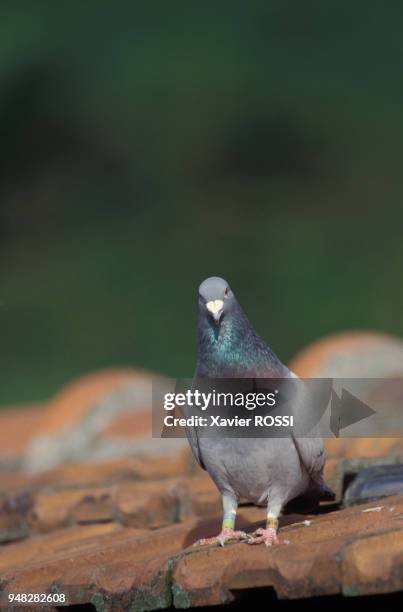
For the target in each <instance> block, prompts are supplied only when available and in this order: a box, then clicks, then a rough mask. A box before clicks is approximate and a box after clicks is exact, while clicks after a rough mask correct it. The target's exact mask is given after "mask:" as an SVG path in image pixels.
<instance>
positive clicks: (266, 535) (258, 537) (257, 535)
mask: <svg viewBox="0 0 403 612" xmlns="http://www.w3.org/2000/svg"><path fill="white" fill-rule="evenodd" d="M263 543H264V544H266V546H273V545H274V544H280V541H279V539H278V537H277V532H276V530H275V529H274V527H269V528H268V529H263V528H262V527H261V528H260V529H257V530H256V531H255V532H254V533H253V534H252V535H251V536H249V539H248V544H263Z"/></svg>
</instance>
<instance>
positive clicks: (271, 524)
mask: <svg viewBox="0 0 403 612" xmlns="http://www.w3.org/2000/svg"><path fill="white" fill-rule="evenodd" d="M277 528H278V520H277V519H276V517H275V516H273V515H272V514H268V515H267V520H266V529H275V530H276V531H277Z"/></svg>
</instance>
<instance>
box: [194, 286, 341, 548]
mask: <svg viewBox="0 0 403 612" xmlns="http://www.w3.org/2000/svg"><path fill="white" fill-rule="evenodd" d="M198 336H199V348H198V359H197V366H196V372H195V376H194V381H197V380H199V379H200V378H210V379H215V378H226V379H228V378H235V379H236V378H250V379H258V378H265V379H268V378H296V376H295V374H293V373H292V372H291V371H290V370H289V369H288V368H287V367H286V366H285V365H284V364H283V363H282V362H281V361H280V359H279V358H278V357H277V356H276V355H275V354H274V352H273V351H272V350H271V349H270V348H269V347H268V346H267V344H266V343H265V342H264V341H263V340H262V339H261V338H260V337H259V335H258V334H257V332H256V331H255V330H254V328H253V327H252V325H251V323H250V322H249V320H248V319H247V317H246V315H245V313H244V312H243V310H242V308H241V306H240V304H239V303H238V301H237V299H236V297H235V295H234V293H233V291H232V290H231V288H230V286H229V284H228V283H227V281H225V280H224V279H222V278H219V277H211V278H207V279H206V280H205V281H203V282H202V283H201V285H200V287H199V323H198ZM194 384H196V383H195V382H194ZM186 433H187V437H188V440H189V443H190V446H191V449H192V452H193V454H194V456H195V458H196V460H197V461H198V463H199V465H200V466H201V467H202V468H203V469H204V470H206V471H207V472H208V474H209V475H210V477H211V478H212V480H213V482H214V483H215V485H216V487H217V488H218V490H219V492H220V494H221V497H222V505H223V521H222V529H221V532H220V533H219V534H218V535H217V536H216V537H214V538H204V539H202V540H199V541H198V542H197V543H196V544H199V545H205V544H219V545H221V546H224V544H225V543H226V542H227V541H230V540H245V541H247V542H248V543H249V544H260V543H264V544H265V545H266V546H271V545H274V544H278V543H279V539H278V535H277V532H278V519H279V516H280V513H281V511H282V509H283V508H284V506H285V505H286V504H287V503H288V502H290V501H291V500H294V499H295V498H299V497H303V496H304V495H305V496H306V495H307V494H308V496H309V495H310V494H312V495H313V496H315V495H316V498H317V499H332V498H333V492H332V491H331V490H330V489H329V487H328V486H327V485H326V483H325V481H324V477H323V470H324V465H325V451H324V445H323V441H322V439H321V438H320V437H311V438H308V437H306V438H302V437H301V438H300V437H298V438H297V437H294V436H293V435H292V434H290V435H289V436H287V437H282V438H278V437H273V438H247V437H244V438H238V437H236V438H234V437H224V436H214V437H206V436H203V435H201V432H200V430H199V428H198V427H187V428H186ZM240 499H243V500H247V501H249V502H252V503H253V504H256V505H258V506H266V507H267V518H266V527H265V528H260V529H258V530H257V531H255V532H254V533H253V534H249V535H248V534H246V533H244V532H243V531H236V530H235V518H236V513H237V508H238V503H239V501H240Z"/></svg>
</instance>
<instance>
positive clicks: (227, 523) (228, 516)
mask: <svg viewBox="0 0 403 612" xmlns="http://www.w3.org/2000/svg"><path fill="white" fill-rule="evenodd" d="M234 526H235V513H234V512H226V513H225V514H224V518H223V522H222V528H223V529H234Z"/></svg>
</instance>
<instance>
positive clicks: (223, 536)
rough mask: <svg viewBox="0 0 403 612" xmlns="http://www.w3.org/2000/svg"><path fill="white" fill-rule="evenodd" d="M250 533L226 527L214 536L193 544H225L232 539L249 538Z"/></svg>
mask: <svg viewBox="0 0 403 612" xmlns="http://www.w3.org/2000/svg"><path fill="white" fill-rule="evenodd" d="M247 539H248V535H247V534H246V533H245V532H244V531H234V530H233V529H229V528H228V527H226V528H225V529H223V530H222V531H221V533H219V534H218V536H216V537H214V538H202V539H201V540H198V541H197V542H195V543H194V544H193V546H207V545H208V544H219V545H220V546H224V544H225V543H226V542H229V541H230V540H247Z"/></svg>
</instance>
